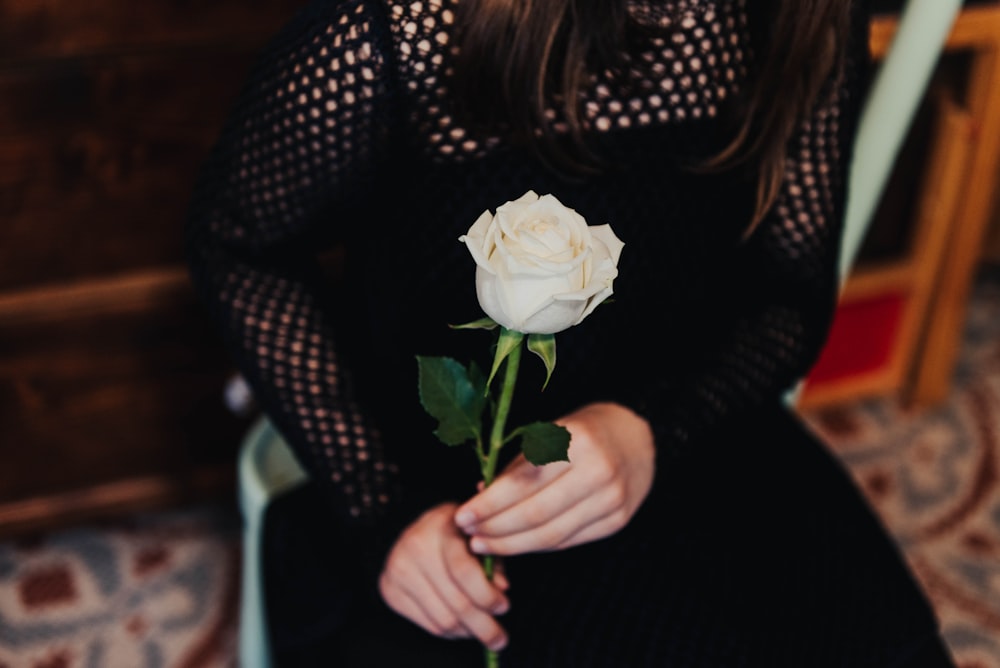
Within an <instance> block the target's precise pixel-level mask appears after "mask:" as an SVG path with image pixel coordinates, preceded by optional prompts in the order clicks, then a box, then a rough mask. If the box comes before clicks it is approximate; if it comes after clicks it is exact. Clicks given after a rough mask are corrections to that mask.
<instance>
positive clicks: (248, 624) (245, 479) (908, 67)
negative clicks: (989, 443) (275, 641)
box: [238, 0, 961, 668]
mask: <svg viewBox="0 0 1000 668" xmlns="http://www.w3.org/2000/svg"><path fill="white" fill-rule="evenodd" d="M960 7H961V0H908V2H907V3H906V6H905V8H904V10H903V13H902V15H901V21H900V26H899V31H898V33H897V35H896V37H895V38H894V41H893V44H892V47H891V49H890V51H889V53H888V54H887V56H886V58H885V59H884V60H883V62H882V64H881V67H880V70H879V72H878V75H877V76H876V78H875V80H874V82H873V84H872V88H871V90H870V92H869V97H868V99H867V101H866V104H865V108H864V111H863V114H862V118H861V125H860V128H859V132H858V135H857V140H856V149H855V153H854V161H853V163H852V165H851V169H850V174H851V181H850V199H849V202H848V206H847V214H846V223H845V225H846V229H845V232H844V240H843V250H842V255H841V262H840V276H841V279H842V280H843V279H845V278H846V276H847V274H848V272H849V270H850V268H851V267H852V265H853V263H854V260H855V258H856V256H857V252H858V248H859V247H860V245H861V241H862V239H863V238H864V235H865V232H866V230H867V227H868V224H869V222H870V220H871V217H872V213H873V211H874V209H875V207H876V205H877V204H878V199H879V197H880V195H881V193H882V190H883V189H884V187H885V183H886V181H887V179H888V176H889V174H890V172H891V169H892V165H893V161H894V160H895V158H896V156H897V153H898V151H899V148H900V145H901V144H902V142H903V139H904V137H905V135H906V131H907V129H908V128H909V126H910V123H911V122H912V119H913V116H914V113H915V111H916V109H917V107H918V105H919V103H920V100H921V98H922V97H923V95H924V92H925V90H926V87H927V83H928V80H929V79H930V76H931V72H932V71H933V69H934V65H935V64H936V63H937V60H938V58H939V55H940V53H941V48H942V46H943V44H944V41H945V38H946V37H947V34H948V31H949V29H950V26H951V24H952V22H953V20H954V18H955V16H956V14H957V13H958V11H959V9H960ZM787 399H788V401H789V403H794V401H795V399H796V392H795V391H792V392H790V393H789V394H788V395H787ZM306 479H307V478H306V473H305V472H304V471H303V470H302V468H301V467H300V466H299V465H298V463H297V462H296V461H295V458H294V457H293V456H292V453H291V451H290V449H289V448H288V445H287V444H286V443H285V441H284V440H283V439H282V438H281V436H280V434H278V432H277V431H276V430H275V429H274V427H273V426H272V425H271V423H270V422H269V421H268V419H267V418H266V416H265V417H261V418H258V420H257V422H256V423H255V425H254V426H253V427H252V428H251V429H250V431H249V432H248V435H247V437H246V439H245V440H244V442H243V444H242V446H241V449H240V454H239V480H238V484H239V498H240V508H241V510H242V513H243V519H244V539H243V564H244V565H243V582H242V587H243V590H242V603H241V609H240V626H239V660H240V666H242V668H270V667H271V655H270V643H269V641H268V631H267V623H266V615H265V601H264V600H263V586H262V581H261V576H262V569H261V564H260V555H261V552H262V550H261V540H262V537H263V519H264V514H265V510H266V508H267V504H268V503H269V502H270V501H271V499H273V498H275V497H276V496H278V495H280V494H283V493H285V492H287V491H289V490H291V489H293V488H294V487H296V486H297V485H301V484H303V483H304V482H305V481H306Z"/></svg>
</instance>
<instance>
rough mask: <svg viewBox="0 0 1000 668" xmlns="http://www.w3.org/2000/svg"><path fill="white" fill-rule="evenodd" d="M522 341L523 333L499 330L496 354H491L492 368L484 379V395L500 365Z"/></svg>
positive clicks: (503, 328) (502, 328)
mask: <svg viewBox="0 0 1000 668" xmlns="http://www.w3.org/2000/svg"><path fill="white" fill-rule="evenodd" d="M523 340H524V333H523V332H518V331H517V330H513V329H507V328H506V327H501V328H500V336H499V337H498V338H497V347H496V352H495V353H494V354H493V368H492V369H490V376H489V378H487V379H486V390H485V392H486V393H488V392H489V387H490V385H492V384H493V377H494V376H496V375H497V371H499V370H500V365H501V364H503V361H504V360H505V359H507V357H508V356H509V355H510V353H511V352H512V351H513V350H514V349H515V348H517V347H518V346H520V345H521V342H522V341H523Z"/></svg>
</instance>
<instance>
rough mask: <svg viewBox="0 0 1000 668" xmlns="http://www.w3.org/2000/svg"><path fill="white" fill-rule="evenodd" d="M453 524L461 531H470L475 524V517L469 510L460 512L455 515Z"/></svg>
mask: <svg viewBox="0 0 1000 668" xmlns="http://www.w3.org/2000/svg"><path fill="white" fill-rule="evenodd" d="M455 523H456V524H457V525H458V526H460V527H462V528H463V529H470V528H472V525H473V524H475V523H476V516H475V514H474V513H473V512H472V511H471V510H462V511H460V512H459V513H458V514H457V515H455Z"/></svg>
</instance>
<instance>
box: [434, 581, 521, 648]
mask: <svg viewBox="0 0 1000 668" xmlns="http://www.w3.org/2000/svg"><path fill="white" fill-rule="evenodd" d="M480 578H481V579H482V580H483V581H485V582H486V585H487V586H488V587H490V585H489V581H487V580H486V578H485V576H480ZM433 585H434V586H435V588H436V589H437V592H438V594H439V595H440V598H441V600H443V601H444V602H445V604H446V605H448V606H449V608H450V610H451V614H452V615H453V616H454V617H455V619H456V620H457V621H458V623H459V624H461V626H462V627H463V628H464V630H465V631H466V633H467V634H468V635H471V636H473V637H475V638H477V639H478V640H479V641H480V642H481V643H483V644H484V645H486V646H487V647H489V648H490V649H493V650H500V649H502V648H503V647H504V646H505V645H506V644H507V634H506V632H505V631H504V630H503V628H502V627H501V626H500V624H499V623H498V622H497V621H496V620H495V619H494V618H493V617H492V615H491V614H490V613H489V612H486V611H485V610H483V609H482V608H480V607H479V606H478V605H477V604H476V602H475V601H474V600H473V599H472V598H470V597H469V596H467V595H466V594H465V592H464V591H463V590H462V589H461V587H460V586H459V585H458V584H457V583H456V582H455V581H454V580H452V579H451V577H444V578H442V579H438V580H435V581H434V582H433ZM490 588H491V589H492V587H490Z"/></svg>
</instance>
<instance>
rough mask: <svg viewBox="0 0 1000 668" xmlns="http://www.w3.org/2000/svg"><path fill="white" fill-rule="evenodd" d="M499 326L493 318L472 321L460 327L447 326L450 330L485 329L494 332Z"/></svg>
mask: <svg viewBox="0 0 1000 668" xmlns="http://www.w3.org/2000/svg"><path fill="white" fill-rule="evenodd" d="M499 326H500V325H498V324H497V321H496V320H494V319H493V318H480V319H479V320H473V321H472V322H466V323H463V324H461V325H448V327H450V328H451V329H486V330H490V331H492V330H494V329H496V328H497V327H499Z"/></svg>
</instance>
